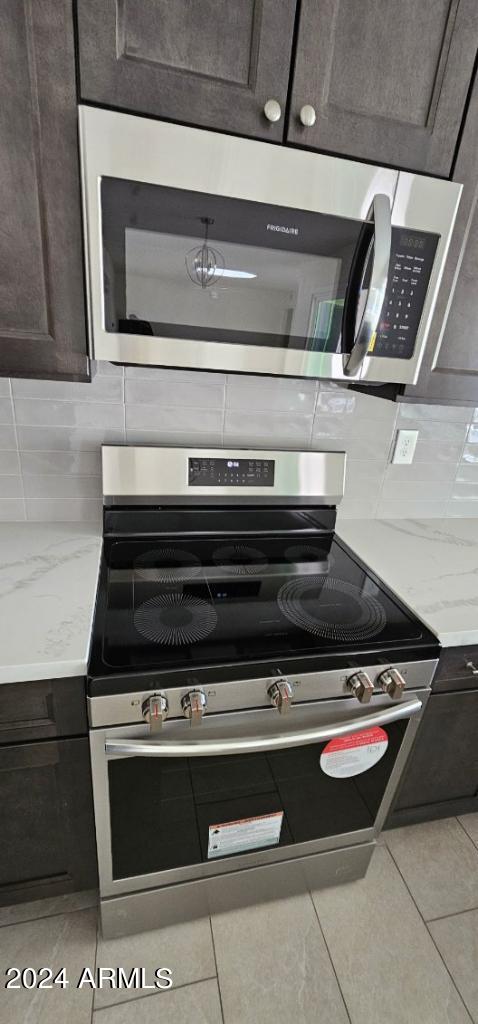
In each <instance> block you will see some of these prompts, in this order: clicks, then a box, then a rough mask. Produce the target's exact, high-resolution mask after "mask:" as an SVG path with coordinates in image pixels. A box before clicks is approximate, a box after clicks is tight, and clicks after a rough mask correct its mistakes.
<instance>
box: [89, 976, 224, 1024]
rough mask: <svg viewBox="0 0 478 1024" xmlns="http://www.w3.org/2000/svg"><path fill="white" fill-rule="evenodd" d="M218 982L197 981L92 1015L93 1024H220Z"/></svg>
mask: <svg viewBox="0 0 478 1024" xmlns="http://www.w3.org/2000/svg"><path fill="white" fill-rule="evenodd" d="M221 1022H222V1017H221V1005H220V1002H219V993H218V988H217V981H216V979H215V978H214V979H213V980H211V981H198V982H196V984H195V985H186V986H185V988H178V989H176V990H175V989H174V988H173V989H171V990H170V991H169V992H167V993H166V994H165V995H162V996H152V997H151V999H147V998H143V999H134V1000H133V1002H130V1003H121V1004H120V1005H119V1006H110V1007H109V1008H108V1009H106V1010H97V1011H96V1012H95V1013H94V1014H93V1024H221Z"/></svg>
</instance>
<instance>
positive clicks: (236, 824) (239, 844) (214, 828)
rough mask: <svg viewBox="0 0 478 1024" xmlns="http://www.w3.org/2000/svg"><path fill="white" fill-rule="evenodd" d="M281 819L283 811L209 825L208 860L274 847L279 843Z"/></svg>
mask: <svg viewBox="0 0 478 1024" xmlns="http://www.w3.org/2000/svg"><path fill="white" fill-rule="evenodd" d="M283 817H284V812H283V811H274V813H273V814H261V815H258V816H257V817H255V818H240V819H239V820H238V821H226V822H223V823H222V824H220V825H210V826H209V844H208V850H207V855H208V858H211V857H224V856H225V855H226V854H228V853H242V852H244V851H245V850H257V848H258V847H260V846H274V845H275V844H276V843H278V842H279V838H280V830H281V828H282V819H283Z"/></svg>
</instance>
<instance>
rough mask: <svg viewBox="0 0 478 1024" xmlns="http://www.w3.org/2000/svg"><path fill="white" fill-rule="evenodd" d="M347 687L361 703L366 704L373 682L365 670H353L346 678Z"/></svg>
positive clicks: (370, 694)
mask: <svg viewBox="0 0 478 1024" xmlns="http://www.w3.org/2000/svg"><path fill="white" fill-rule="evenodd" d="M347 688H348V689H349V690H351V692H352V693H353V695H354V697H356V698H357V700H359V701H360V703H361V704H368V702H369V700H370V698H371V696H372V694H373V683H372V680H371V679H370V678H369V676H368V675H367V673H366V672H355V673H354V675H353V676H350V679H347Z"/></svg>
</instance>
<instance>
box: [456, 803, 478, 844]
mask: <svg viewBox="0 0 478 1024" xmlns="http://www.w3.org/2000/svg"><path fill="white" fill-rule="evenodd" d="M472 813H473V812H472ZM456 820H457V822H458V824H459V825H460V827H461V828H462V829H463V831H464V833H465V835H466V837H467V839H469V840H470V842H471V843H473V846H474V847H475V849H477V850H478V843H475V840H474V839H472V837H471V836H470V833H469V832H467V831H466V828H465V826H464V824H463V822H461V821H460V819H459V817H458V815H457V817H456Z"/></svg>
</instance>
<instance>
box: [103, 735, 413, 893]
mask: <svg viewBox="0 0 478 1024" xmlns="http://www.w3.org/2000/svg"><path fill="white" fill-rule="evenodd" d="M406 727H407V722H406V721H399V722H394V723H391V724H389V725H387V726H385V732H386V734H387V737H388V747H387V749H386V752H385V754H384V756H383V757H382V758H381V759H380V760H379V761H378V762H377V763H376V764H374V765H373V766H372V767H371V768H369V769H368V770H366V771H364V772H362V773H361V774H359V775H355V776H352V777H350V778H335V777H331V776H330V775H327V774H325V772H324V771H323V770H322V768H321V764H320V758H321V754H322V752H323V750H324V747H325V746H326V744H324V743H320V744H314V745H310V746H305V747H296V748H294V749H289V750H284V751H279V752H277V753H272V754H267V755H265V754H241V755H240V756H228V757H200V758H189V759H187V758H169V759H165V758H161V757H127V758H124V759H112V760H110V761H109V763H108V778H109V795H110V825H111V845H112V861H113V878H114V879H115V880H118V879H122V878H129V877H132V876H135V875H147V874H151V873H154V872H158V871H166V870H169V869H174V868H180V867H187V866H192V865H195V864H199V863H201V862H206V861H208V860H210V859H211V858H212V857H214V858H215V859H217V854H216V853H214V852H213V851H212V849H211V833H212V830H213V829H214V827H215V826H217V825H223V824H226V823H229V822H243V821H244V819H250V818H261V817H263V816H266V815H282V818H281V819H280V821H281V824H280V831H279V830H277V835H278V839H276V840H275V842H274V841H273V845H278V846H290V845H292V844H295V843H304V842H308V841H311V840H312V841H313V840H318V839H322V838H325V837H327V836H335V835H342V834H344V833H347V832H353V831H356V830H359V829H367V828H371V827H373V825H374V822H375V819H376V816H377V812H378V810H379V807H380V804H381V802H382V799H383V795H384V793H385V789H386V787H387V784H388V781H389V779H390V775H391V772H392V770H393V767H394V764H395V761H396V758H397V755H398V753H399V750H400V747H401V744H402V740H403V737H404V734H405V730H406ZM275 820H276V821H277V818H276V819H275ZM266 831H267V830H266ZM271 832H273V828H272V830H270V829H269V830H268V838H267V840H266V843H265V845H264V843H263V845H261V832H260V831H259V833H258V838H257V845H255V842H254V838H253V837H252V838H251V834H250V831H248V830H247V827H246V830H245V840H244V846H243V848H242V849H241V848H240V845H239V846H236V847H234V848H235V849H236V850H237V852H236V853H231V854H226V856H227V858H228V859H229V860H233V859H234V857H235V856H237V855H238V854H240V853H245V852H251V850H252V849H257V850H260V849H264V848H266V847H267V848H268V849H270V848H271ZM239 844H240V839H239Z"/></svg>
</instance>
